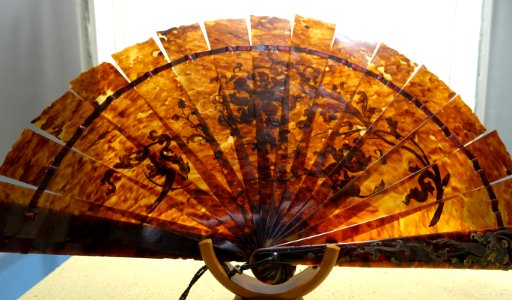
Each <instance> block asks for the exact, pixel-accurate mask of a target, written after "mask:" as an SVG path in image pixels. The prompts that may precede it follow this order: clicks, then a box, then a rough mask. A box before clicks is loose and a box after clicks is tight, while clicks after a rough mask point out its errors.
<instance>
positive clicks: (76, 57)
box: [0, 0, 81, 299]
mask: <svg viewBox="0 0 512 300" xmlns="http://www.w3.org/2000/svg"><path fill="white" fill-rule="evenodd" d="M0 7H1V9H0V132H1V135H0V160H1V161H3V158H4V156H5V154H6V153H7V152H8V151H9V149H10V146H11V145H12V144H13V143H14V141H15V140H16V138H17V137H18V136H19V134H20V133H21V131H22V130H23V128H24V127H26V126H28V125H29V124H30V121H31V120H32V119H33V118H34V117H36V116H37V115H38V114H39V112H40V111H41V110H42V109H43V108H44V107H45V106H47V105H48V104H49V103H50V102H51V101H52V100H53V99H55V98H57V97H59V96H60V95H61V94H62V93H64V91H66V89H67V82H68V80H69V79H72V78H74V77H75V76H76V75H78V74H79V73H80V72H81V62H80V51H79V40H78V21H77V20H78V18H77V13H78V10H77V3H76V1H69V0H60V1H58V0H16V1H13V0H0ZM64 259H65V257H57V256H49V255H46V256H45V255H30V256H23V255H15V254H0V299H15V298H17V297H18V296H19V295H21V293H23V292H24V291H26V290H27V289H29V288H30V287H31V286H33V285H34V284H35V283H37V282H38V281H39V280H40V279H41V278H43V277H44V276H46V274H48V273H49V272H51V271H52V270H53V269H54V268H55V267H56V266H57V265H58V264H59V263H61V262H62V261H63V260H64Z"/></svg>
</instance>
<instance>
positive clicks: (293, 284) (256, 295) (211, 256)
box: [199, 239, 340, 300]
mask: <svg viewBox="0 0 512 300" xmlns="http://www.w3.org/2000/svg"><path fill="white" fill-rule="evenodd" d="M199 249H200V251H201V256H202V257H203V260H204V262H205V264H206V266H207V267H208V270H210V272H211V273H212V274H213V276H214V277H215V278H216V279H217V280H218V281H219V282H220V284H222V285H223V286H224V287H225V288H227V289H228V290H230V291H231V292H233V293H234V294H235V295H237V296H236V297H235V299H283V300H284V299H286V300H292V299H301V298H302V296H304V295H306V294H307V293H309V292H311V291H312V290H314V289H315V288H316V287H317V286H319V285H320V283H322V281H324V279H325V278H326V277H327V275H329V273H330V272H331V270H332V268H333V267H334V265H335V264H336V261H337V259H338V253H339V251H340V249H339V248H338V247H336V246H334V245H329V244H328V245H327V246H326V249H325V254H324V256H323V258H322V262H321V263H320V265H319V266H312V267H308V268H307V269H305V270H303V271H302V272H300V273H299V274H297V275H295V276H293V277H292V278H291V279H290V280H288V281H287V282H284V283H281V284H277V285H270V284H265V283H263V282H261V281H259V280H257V279H256V278H254V277H251V276H248V275H245V274H235V275H234V276H233V277H231V278H229V277H228V275H227V274H226V271H225V269H224V268H223V267H222V265H221V263H220V262H219V260H218V259H217V256H216V255H215V252H214V251H213V243H212V241H211V240H210V239H206V240H203V241H201V242H199ZM227 265H228V267H229V268H233V266H232V265H231V264H229V263H227Z"/></svg>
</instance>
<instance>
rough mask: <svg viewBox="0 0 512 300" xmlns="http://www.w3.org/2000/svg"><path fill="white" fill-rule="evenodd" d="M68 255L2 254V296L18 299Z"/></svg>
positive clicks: (0, 283)
mask: <svg viewBox="0 0 512 300" xmlns="http://www.w3.org/2000/svg"><path fill="white" fill-rule="evenodd" d="M67 258H68V256H63V255H44V254H32V255H23V254H0V298H1V299H4V300H5V299H17V298H18V297H20V296H21V295H22V294H23V293H25V292H26V291H27V290H29V289H30V288H31V287H32V286H34V285H35V284H36V283H38V282H39V281H40V280H41V279H43V278H44V277H46V276H47V275H48V274H50V273H51V272H52V271H53V270H54V269H55V268H56V267H57V266H59V265H60V264H61V263H63V262H64V261H65V260H66V259H67Z"/></svg>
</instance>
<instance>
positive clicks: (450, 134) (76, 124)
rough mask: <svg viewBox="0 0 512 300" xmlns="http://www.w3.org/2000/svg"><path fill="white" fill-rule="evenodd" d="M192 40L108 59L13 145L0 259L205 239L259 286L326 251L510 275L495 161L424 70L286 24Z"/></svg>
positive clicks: (187, 36) (310, 26)
mask: <svg viewBox="0 0 512 300" xmlns="http://www.w3.org/2000/svg"><path fill="white" fill-rule="evenodd" d="M204 25H205V28H206V33H207V40H205V39H204V37H203V32H202V30H201V27H200V26H199V25H198V24H196V25H190V26H182V27H179V28H171V29H169V30H166V31H162V32H158V37H159V41H154V40H153V39H150V40H148V41H146V42H143V43H140V44H137V45H134V46H132V47H129V48H127V49H125V50H123V51H121V52H119V53H116V54H114V55H113V57H114V60H115V61H116V64H117V66H113V65H110V64H108V63H103V64H100V65H99V66H97V67H94V68H92V69H90V70H88V71H86V72H84V73H82V74H81V75H80V76H78V77H77V78H76V79H74V80H72V81H71V87H70V91H68V92H66V93H65V94H64V95H63V96H62V97H60V98H59V99H57V100H56V101H55V102H54V103H53V104H52V105H51V106H50V107H48V108H46V109H45V110H44V111H43V112H42V113H41V114H40V115H39V116H38V117H37V118H36V119H35V120H34V121H33V124H34V125H35V126H37V127H39V128H41V129H42V130H44V131H45V132H46V133H44V132H42V131H39V132H38V130H36V131H32V130H25V131H24V132H23V133H22V135H21V137H20V138H19V140H18V141H17V142H16V143H15V145H14V146H13V148H12V150H11V151H10V152H9V154H8V155H7V157H6V159H5V162H4V163H3V165H2V167H1V168H0V174H1V175H4V176H6V177H10V178H12V179H15V180H18V181H20V182H24V183H26V184H29V185H32V186H33V187H34V188H33V189H30V188H28V187H26V186H23V187H22V186H19V185H13V184H10V183H6V182H1V183H0V186H1V188H0V228H1V230H2V232H1V234H2V238H1V239H0V251H7V252H21V253H27V252H37V253H59V254H77V255H107V256H135V257H150V258H163V257H168V258H178V257H181V258H192V259H201V258H202V256H201V253H200V250H199V247H198V242H199V241H202V240H205V239H211V241H212V244H213V246H214V248H215V255H216V258H218V259H219V260H220V261H223V262H224V261H239V262H243V263H245V264H244V265H242V266H239V267H237V268H235V269H232V268H231V267H230V266H227V267H226V270H225V273H226V275H229V276H228V277H231V276H232V275H233V274H235V273H237V272H241V271H242V270H244V269H248V268H251V269H252V271H253V273H254V274H255V276H256V277H257V278H258V279H259V280H260V281H262V282H264V283H267V284H277V285H279V284H283V283H284V282H287V281H288V280H289V279H290V278H292V276H293V274H294V270H295V267H294V266H295V265H296V264H309V265H316V264H319V263H320V262H321V260H322V259H323V258H325V255H324V253H325V251H326V248H327V249H332V247H331V246H326V245H330V244H334V245H336V246H337V247H338V248H339V249H340V254H339V256H338V258H337V260H335V261H333V262H336V264H337V265H345V266H389V267H411V266H412V267H476V268H503V269H507V268H509V267H510V256H511V254H512V246H511V245H512V227H511V226H512V178H511V177H510V176H509V175H511V170H512V160H511V159H510V156H509V154H508V153H507V151H506V149H505V146H504V145H503V143H502V142H501V141H500V139H499V137H498V135H497V133H496V132H490V133H486V132H485V129H484V127H483V126H482V124H480V122H479V121H478V119H477V118H476V116H475V115H474V114H473V113H472V112H471V110H470V109H469V108H468V107H467V106H466V105H465V104H464V103H463V102H462V100H461V99H460V97H459V96H457V95H456V94H455V93H454V92H453V91H451V90H450V89H449V88H448V87H447V86H446V85H445V84H444V83H443V82H441V81H440V80H439V79H438V78H437V77H436V76H435V75H434V74H432V73H430V72H429V71H428V70H427V69H426V68H425V67H423V66H418V65H417V64H416V63H414V62H412V61H410V60H409V59H408V58H407V57H405V56H403V55H401V54H400V53H399V52H397V51H396V50H393V49H391V48H389V47H387V46H386V45H385V44H382V43H380V44H375V43H369V42H361V41H356V40H351V39H349V38H347V37H342V36H339V37H336V38H334V39H333V36H334V26H333V25H332V24H326V23H323V22H320V21H317V20H313V19H308V18H303V17H299V16H297V17H296V18H295V21H294V24H293V31H292V26H291V24H290V22H289V21H288V20H283V19H279V18H271V17H251V18H250V29H249V30H248V29H247V24H246V21H245V20H218V21H213V22H205V23H204ZM249 32H250V36H251V41H249V34H248V33H249ZM158 42H159V43H158ZM208 45H209V46H208ZM204 249H207V247H206V246H205V248H204ZM202 254H203V257H204V256H205V252H203V253H202ZM292 280H293V279H292ZM242 296H243V295H242Z"/></svg>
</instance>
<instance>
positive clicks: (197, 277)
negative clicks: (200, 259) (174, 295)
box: [180, 265, 208, 300]
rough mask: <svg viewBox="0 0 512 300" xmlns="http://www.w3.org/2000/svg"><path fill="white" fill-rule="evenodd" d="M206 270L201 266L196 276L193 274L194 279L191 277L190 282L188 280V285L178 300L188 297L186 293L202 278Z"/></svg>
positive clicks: (206, 268)
mask: <svg viewBox="0 0 512 300" xmlns="http://www.w3.org/2000/svg"><path fill="white" fill-rule="evenodd" d="M206 270H208V267H206V265H204V266H202V267H201V268H200V269H199V270H197V272H196V274H194V277H192V280H190V283H189V284H188V287H187V289H185V291H183V294H181V296H180V300H185V299H187V297H188V293H189V292H190V289H191V288H192V286H193V285H194V284H195V283H196V282H197V281H198V280H199V278H201V276H203V274H204V273H205V272H206Z"/></svg>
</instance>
